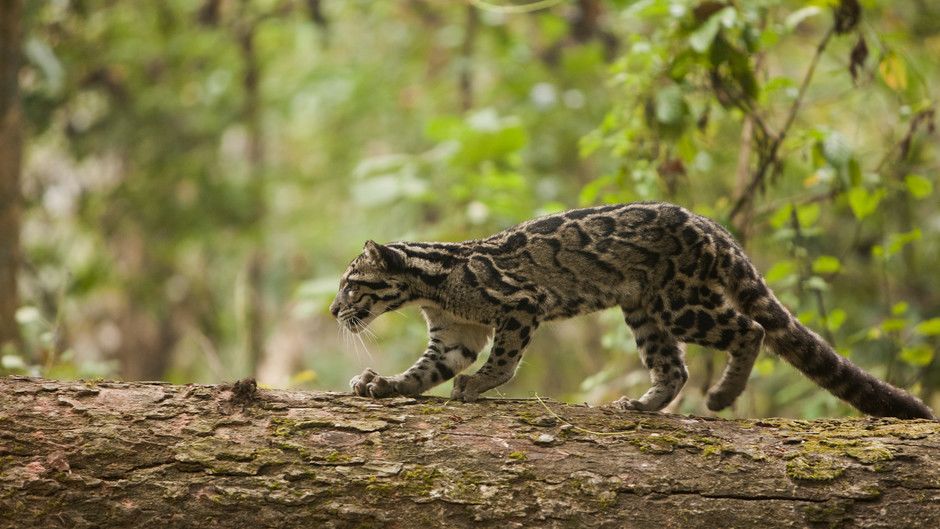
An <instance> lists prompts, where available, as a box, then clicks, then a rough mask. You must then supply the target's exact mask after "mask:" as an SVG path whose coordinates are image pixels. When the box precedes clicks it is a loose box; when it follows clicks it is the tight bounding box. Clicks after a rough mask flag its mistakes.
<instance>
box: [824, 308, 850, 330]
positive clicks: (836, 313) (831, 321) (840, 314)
mask: <svg viewBox="0 0 940 529" xmlns="http://www.w3.org/2000/svg"><path fill="white" fill-rule="evenodd" d="M847 317H848V314H846V312H845V311H844V310H842V309H833V310H832V312H830V313H829V314H828V315H827V316H826V326H827V327H829V330H830V331H838V330H839V329H840V328H841V327H842V324H843V323H845V319H846V318H847Z"/></svg>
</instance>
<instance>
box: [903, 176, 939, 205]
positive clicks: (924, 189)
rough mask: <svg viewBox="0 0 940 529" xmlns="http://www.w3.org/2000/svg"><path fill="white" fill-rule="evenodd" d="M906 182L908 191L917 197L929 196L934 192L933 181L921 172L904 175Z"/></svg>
mask: <svg viewBox="0 0 940 529" xmlns="http://www.w3.org/2000/svg"><path fill="white" fill-rule="evenodd" d="M904 184H905V185H906V186H907V191H908V192H909V193H910V194H911V195H913V197H914V198H917V199H921V198H927V197H929V196H930V194H931V193H933V182H931V181H930V180H929V179H927V177H924V176H921V175H919V174H909V175H907V176H906V177H904Z"/></svg>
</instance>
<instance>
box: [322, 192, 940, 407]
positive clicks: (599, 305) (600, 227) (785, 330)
mask: <svg viewBox="0 0 940 529" xmlns="http://www.w3.org/2000/svg"><path fill="white" fill-rule="evenodd" d="M406 303H417V304H419V305H420V306H421V310H422V312H423V314H424V317H425V319H426V320H427V324H428V331H429V334H430V340H429V342H428V346H427V349H426V351H425V352H424V354H423V355H422V356H421V358H419V359H418V361H417V362H415V364H414V365H412V366H411V367H410V368H409V369H408V370H407V371H405V372H404V373H401V374H399V375H395V376H380V375H378V374H377V373H376V372H375V371H372V370H371V369H368V370H366V371H365V372H363V373H362V374H361V375H359V376H357V377H354V378H353V379H352V381H351V382H350V384H351V386H352V389H353V391H354V392H355V393H356V394H358V395H362V396H372V397H388V396H393V395H418V394H420V393H422V392H424V391H426V390H428V389H429V388H431V387H433V386H435V385H437V384H440V383H441V382H443V381H445V380H448V379H450V378H454V377H456V378H455V380H454V388H453V392H452V397H453V398H455V399H460V400H464V401H473V400H475V399H476V398H477V397H478V396H479V395H480V394H481V393H483V392H485V391H487V390H490V389H492V388H495V387H497V386H499V385H500V384H503V383H505V382H507V381H508V380H509V379H511V378H512V376H513V375H514V373H515V371H516V367H517V366H518V364H519V360H520V359H521V358H522V354H523V352H524V351H525V348H526V346H527V345H528V344H529V340H530V339H531V337H532V333H534V332H535V330H536V329H537V328H538V326H539V325H540V324H541V323H542V322H544V321H549V320H555V319H561V318H569V317H572V316H575V315H578V314H585V313H588V312H592V311H596V310H600V309H605V308H609V307H620V308H621V309H622V310H623V314H624V318H625V320H626V323H627V325H629V326H630V328H631V329H632V330H633V334H634V336H635V338H636V344H637V348H638V350H639V352H640V358H641V359H642V361H643V364H644V365H645V366H646V367H647V368H648V369H649V370H650V378H651V380H652V387H651V388H650V389H649V390H648V391H647V392H646V393H645V394H643V396H641V397H640V398H638V399H629V398H626V397H624V398H621V399H620V400H618V401H617V404H618V405H619V406H621V407H623V408H626V409H633V410H660V409H662V408H663V407H665V406H666V405H667V404H669V402H671V401H672V400H673V399H674V398H675V397H676V395H677V394H678V392H679V390H680V389H681V388H682V386H683V385H684V384H685V382H686V380H687V379H688V373H687V371H686V366H685V362H684V360H683V344H684V343H695V344H699V345H703V346H706V347H712V348H715V349H719V350H723V351H727V352H728V355H729V360H728V364H727V366H726V367H725V370H724V372H723V374H722V376H721V378H720V379H719V381H718V382H717V383H716V384H715V385H714V386H713V387H712V388H711V389H710V390H709V392H708V399H707V405H708V407H709V408H710V409H712V410H720V409H722V408H725V407H727V406H729V405H731V404H732V403H733V402H734V400H735V399H736V398H737V397H738V396H739V395H740V394H741V392H742V391H743V390H744V386H745V384H746V383H747V378H748V376H749V374H750V372H751V368H752V367H753V365H754V361H755V359H756V358H757V353H758V352H759V350H760V348H761V345H762V344H763V343H766V344H767V345H768V346H769V347H770V348H771V349H772V350H773V351H774V352H776V353H777V354H779V355H780V356H782V357H783V358H784V359H786V360H787V361H788V362H790V363H791V364H793V365H794V366H795V367H796V368H797V369H799V370H800V371H802V372H803V373H805V374H806V375H807V376H808V377H809V378H811V379H812V380H813V381H815V382H816V383H817V384H819V385H820V386H822V387H824V388H826V389H827V390H829V391H831V392H832V393H833V394H834V395H836V396H837V397H839V398H841V399H843V400H845V401H847V402H848V403H849V404H851V405H853V406H855V407H856V408H858V409H859V410H861V411H863V412H865V413H868V414H871V415H882V416H894V417H902V418H914V417H922V418H933V414H932V413H931V411H930V409H929V408H927V407H926V406H925V405H924V404H922V403H921V402H920V401H919V400H917V399H916V398H915V397H913V396H911V395H909V394H908V393H906V392H904V391H903V390H900V389H898V388H895V387H893V386H891V385H889V384H887V383H885V382H882V381H880V380H878V379H876V378H874V377H872V376H871V375H869V374H868V373H865V372H864V371H862V370H861V369H859V368H858V367H857V366H855V365H854V364H852V363H851V362H849V361H848V360H847V359H846V358H845V357H843V356H841V355H839V354H836V352H835V351H833V349H832V348H831V347H830V346H829V345H828V344H827V343H826V342H825V341H824V340H822V339H821V338H820V337H819V336H818V335H816V334H815V333H814V332H813V331H811V330H810V329H808V328H806V327H805V326H804V325H802V324H801V323H800V322H799V321H798V320H797V319H796V318H795V317H793V315H792V314H791V313H790V312H789V311H788V310H787V309H786V308H785V307H784V306H783V305H782V304H781V303H780V301H779V300H777V298H776V297H775V296H774V295H773V293H772V292H771V290H770V289H769V288H768V287H767V285H766V283H765V282H764V280H763V279H762V278H761V276H760V274H759V273H758V272H757V270H756V269H755V268H754V266H753V265H752V264H751V262H750V260H749V259H748V258H747V257H746V256H745V255H744V252H743V251H742V250H741V248H740V246H738V244H737V243H736V242H735V241H734V239H733V238H732V237H731V235H730V234H729V233H728V232H727V231H725V229H723V228H722V227H721V226H720V225H718V224H717V223H715V222H713V221H711V220H709V219H707V218H704V217H701V216H699V215H695V214H693V213H691V212H689V211H687V210H685V209H683V208H681V207H678V206H674V205H671V204H663V203H638V204H623V205H611V206H601V207H595V208H587V209H576V210H571V211H567V212H563V213H558V214H555V215H549V216H545V217H540V218H537V219H534V220H530V221H528V222H524V223H522V224H519V225H517V226H514V227H512V228H509V229H507V230H505V231H502V232H500V233H497V234H496V235H493V236H492V237H489V238H487V239H483V240H472V241H465V242H461V243H427V242H396V243H391V244H387V245H380V244H376V243H374V242H372V241H369V242H367V243H366V245H365V249H364V251H363V253H362V254H361V255H360V256H359V257H357V258H356V259H355V260H354V261H353V262H352V263H351V264H350V265H349V267H348V269H347V270H346V272H345V274H344V275H343V277H342V279H341V281H340V291H339V294H338V295H337V297H336V300H335V301H334V302H333V304H332V306H331V307H330V309H331V311H332V313H333V314H334V315H335V316H336V317H337V318H338V319H339V320H340V322H341V323H342V324H343V325H345V326H346V327H347V328H348V329H350V330H352V331H353V332H358V331H360V330H362V329H363V328H365V326H367V325H368V324H369V323H370V322H371V321H372V320H373V319H374V318H375V317H376V316H378V315H380V314H382V313H384V312H387V311H389V310H393V309H396V308H398V307H400V306H402V305H404V304H406ZM491 337H492V339H493V347H492V350H491V351H490V354H489V357H488V358H487V360H486V362H485V363H484V365H483V366H482V367H481V368H480V369H479V370H478V371H477V372H476V373H474V374H472V375H463V374H458V373H460V371H461V370H463V369H464V368H466V367H467V366H469V365H470V364H472V363H473V362H474V361H475V360H476V358H477V355H478V354H479V352H480V351H481V350H482V349H483V347H484V346H485V345H486V343H487V342H488V341H489V339H490V338H491Z"/></svg>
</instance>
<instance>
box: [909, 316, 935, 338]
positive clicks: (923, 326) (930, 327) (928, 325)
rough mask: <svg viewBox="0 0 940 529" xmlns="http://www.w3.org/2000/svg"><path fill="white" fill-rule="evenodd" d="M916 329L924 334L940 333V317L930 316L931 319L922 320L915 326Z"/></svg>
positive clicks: (918, 332)
mask: <svg viewBox="0 0 940 529" xmlns="http://www.w3.org/2000/svg"><path fill="white" fill-rule="evenodd" d="M914 331H916V332H917V334H922V335H924V336H937V335H940V318H930V319H929V320H926V321H922V322H920V323H918V324H917V326H915V327H914Z"/></svg>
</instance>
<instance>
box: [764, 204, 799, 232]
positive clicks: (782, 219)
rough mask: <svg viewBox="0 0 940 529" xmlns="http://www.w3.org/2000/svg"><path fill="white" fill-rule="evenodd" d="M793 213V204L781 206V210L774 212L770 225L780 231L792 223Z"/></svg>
mask: <svg viewBox="0 0 940 529" xmlns="http://www.w3.org/2000/svg"><path fill="white" fill-rule="evenodd" d="M792 212H793V206H792V205H791V204H786V205H784V206H781V207H780V209H778V210H777V211H774V214H773V215H771V217H770V225H771V226H773V227H774V229H778V230H779V229H780V228H782V227H784V226H786V225H787V224H789V223H790V215H791V214H792Z"/></svg>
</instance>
